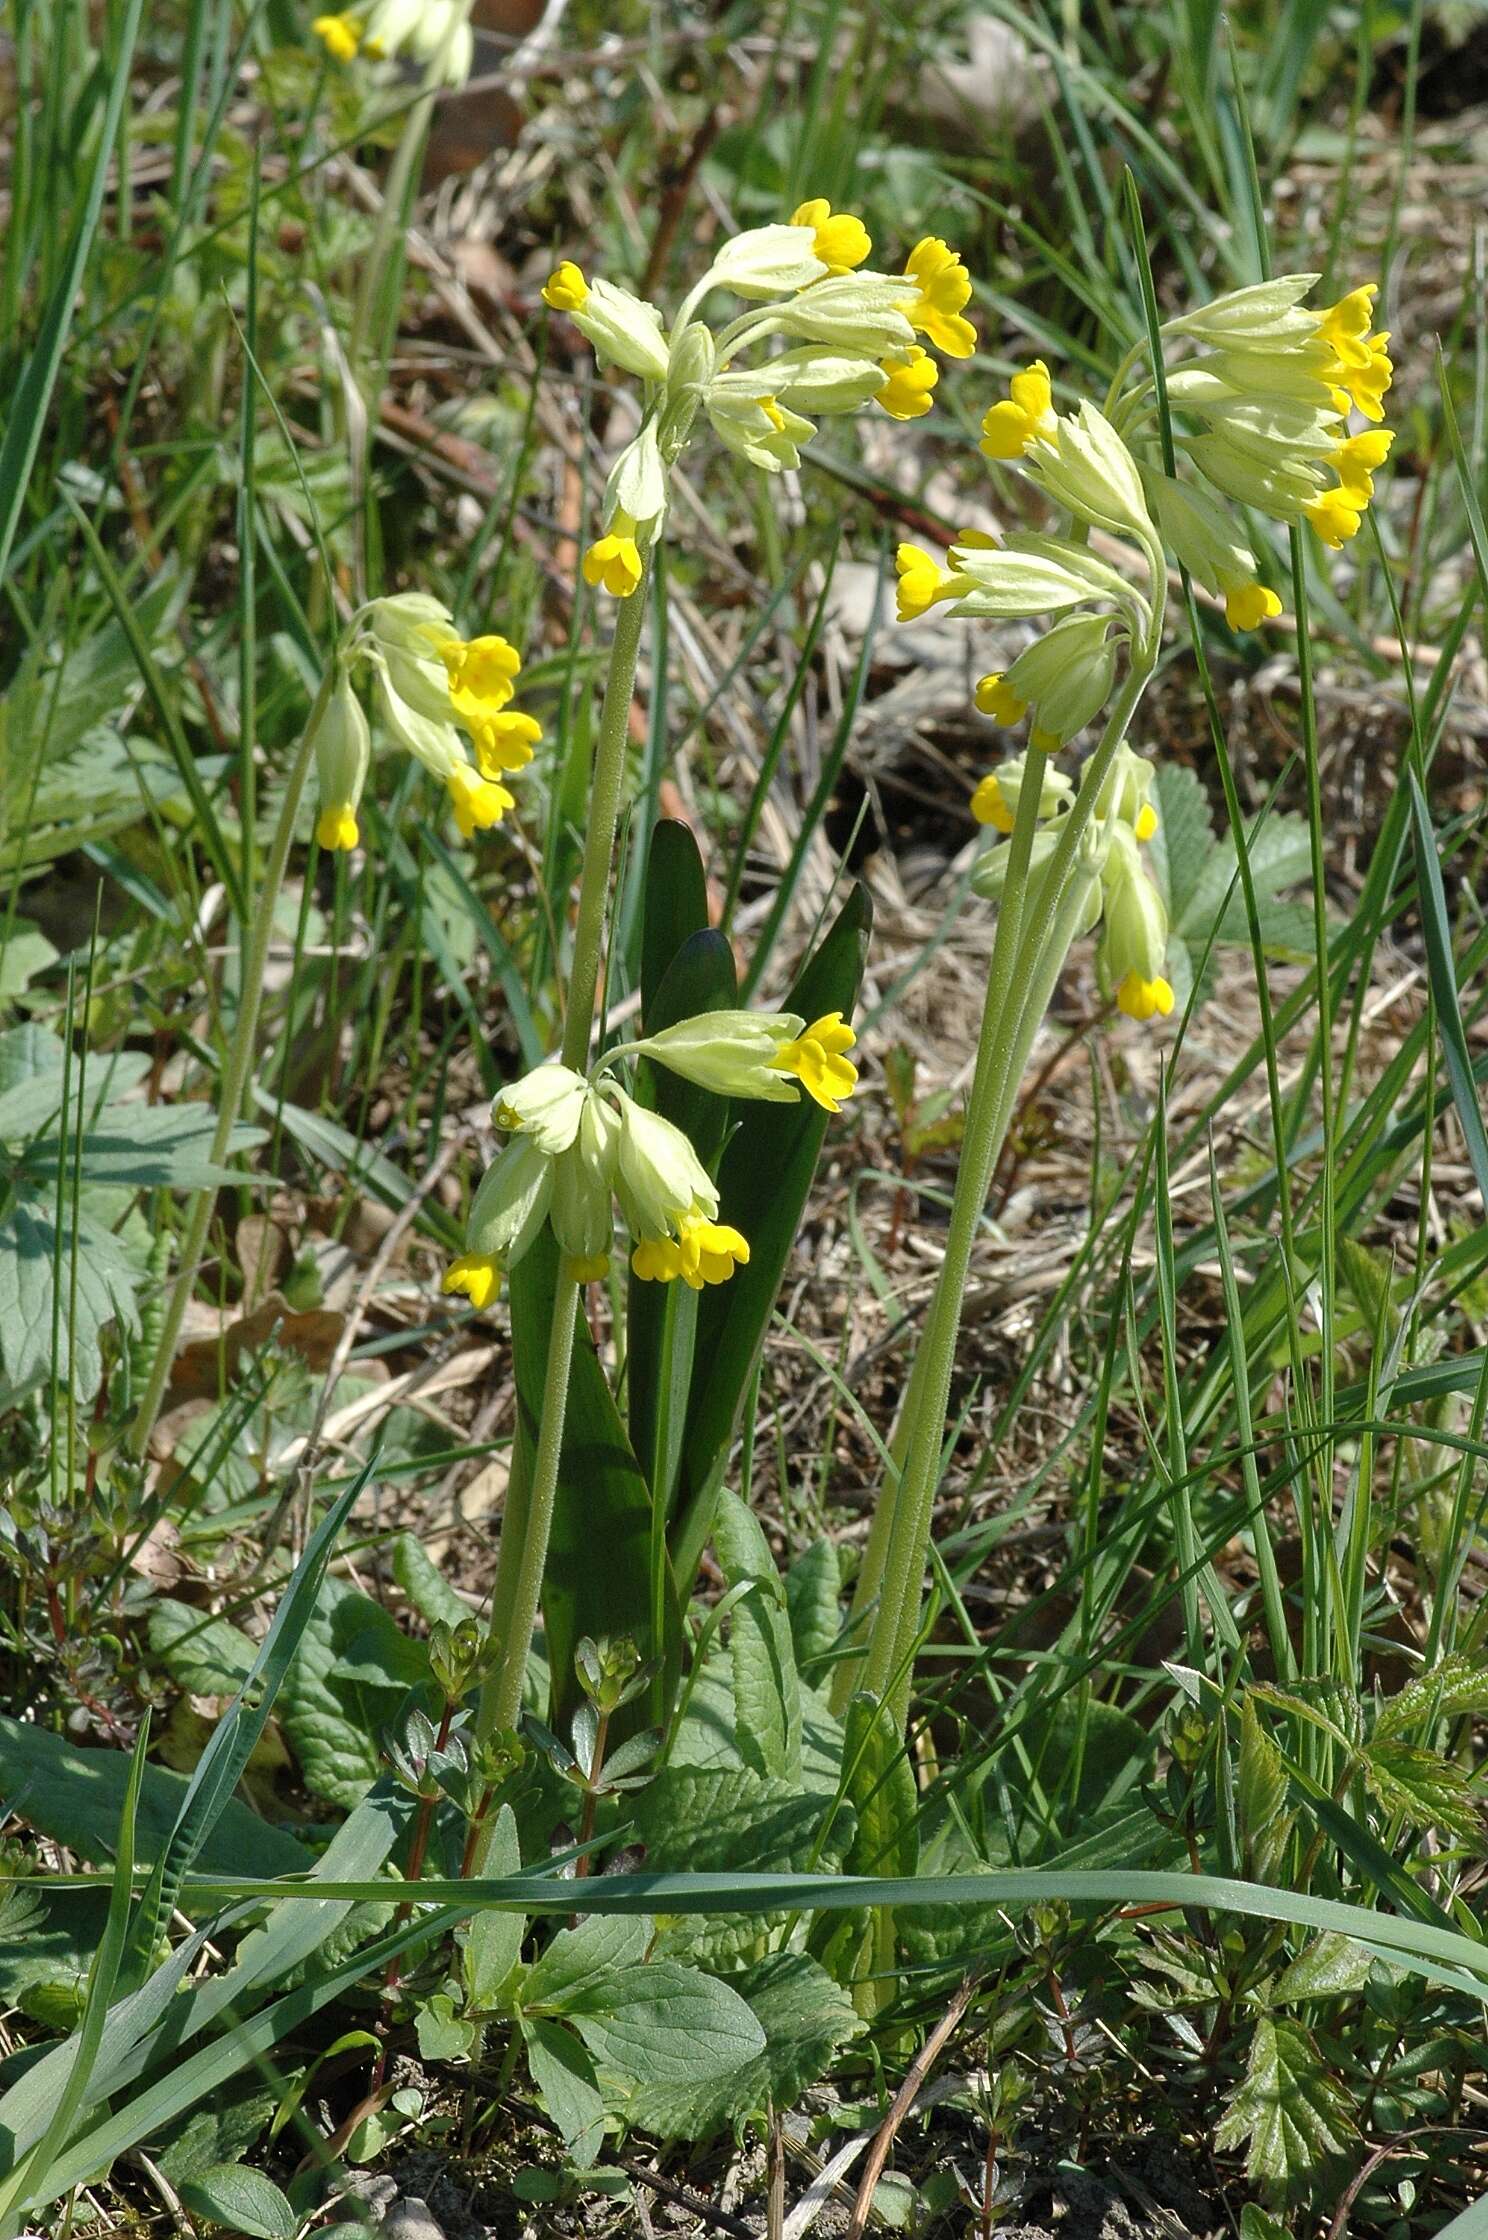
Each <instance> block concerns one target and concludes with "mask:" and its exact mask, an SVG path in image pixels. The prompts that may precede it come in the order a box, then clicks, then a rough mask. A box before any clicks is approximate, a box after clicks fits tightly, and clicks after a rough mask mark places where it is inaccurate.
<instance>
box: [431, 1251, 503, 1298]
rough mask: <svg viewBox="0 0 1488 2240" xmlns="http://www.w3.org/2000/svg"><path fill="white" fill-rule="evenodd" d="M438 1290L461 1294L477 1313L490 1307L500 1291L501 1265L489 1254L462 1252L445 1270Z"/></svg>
mask: <svg viewBox="0 0 1488 2240" xmlns="http://www.w3.org/2000/svg"><path fill="white" fill-rule="evenodd" d="M440 1289H441V1290H443V1291H446V1292H456V1291H459V1292H463V1293H464V1295H465V1297H466V1298H467V1299H468V1300H469V1301H470V1304H471V1305H472V1306H473V1307H474V1308H475V1309H476V1310H477V1311H479V1310H480V1309H481V1308H482V1307H488V1306H490V1305H491V1304H492V1302H493V1301H494V1299H495V1297H496V1294H497V1293H498V1292H499V1291H500V1289H501V1263H500V1261H499V1260H496V1259H493V1258H492V1256H491V1254H490V1253H489V1252H462V1253H461V1255H460V1257H459V1259H458V1260H452V1261H451V1262H450V1264H449V1266H448V1267H447V1268H446V1269H445V1271H444V1282H443V1283H442V1284H441V1286H440Z"/></svg>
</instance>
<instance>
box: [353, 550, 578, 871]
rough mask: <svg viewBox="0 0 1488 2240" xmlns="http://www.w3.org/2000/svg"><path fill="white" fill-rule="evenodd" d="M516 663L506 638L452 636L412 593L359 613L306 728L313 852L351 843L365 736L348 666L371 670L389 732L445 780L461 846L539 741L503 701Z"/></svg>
mask: <svg viewBox="0 0 1488 2240" xmlns="http://www.w3.org/2000/svg"><path fill="white" fill-rule="evenodd" d="M521 666H522V662H521V656H520V655H519V654H518V652H517V650H516V648H515V647H514V646H512V645H510V644H508V642H507V640H506V639H505V638H502V637H498V636H496V635H495V634H494V633H493V634H491V635H488V636H485V637H480V638H462V637H461V636H460V635H459V633H458V632H457V630H456V629H455V625H454V620H453V618H452V616H451V615H450V612H449V609H448V608H447V607H445V606H442V605H441V604H440V602H439V600H437V599H433V598H430V597H428V596H427V595H426V594H425V593H423V592H419V591H405V592H401V593H399V594H397V595H396V596H395V597H392V598H387V599H373V600H370V601H369V602H368V604H367V605H366V606H364V607H362V608H360V609H359V610H358V612H357V613H356V614H355V615H354V616H353V617H352V620H351V624H350V627H349V628H348V629H347V631H346V633H345V636H344V637H343V639H342V642H341V644H340V646H339V647H338V648H337V652H336V665H335V674H334V677H333V680H332V685H331V691H330V695H329V698H328V700H327V702H326V705H325V709H324V712H323V714H322V716H321V719H320V723H319V726H318V728H317V730H316V733H315V762H316V774H317V777H318V779H319V785H320V814H319V817H318V819H317V822H316V827H315V836H316V838H317V840H318V841H319V842H320V845H321V846H322V847H323V848H343V849H344V848H354V847H356V846H357V844H358V841H359V840H360V837H361V834H360V828H359V826H358V824H357V808H358V805H359V804H360V802H361V798H362V788H363V786H364V785H365V783H366V778H367V769H368V765H369V763H370V761H371V754H372V735H371V727H370V725H369V724H368V721H367V715H366V711H365V709H364V708H363V706H362V703H361V699H360V697H359V695H358V692H357V682H358V672H359V671H363V670H370V672H371V674H372V678H373V682H374V686H375V689H376V693H377V698H378V702H379V705H380V709H381V713H382V716H383V720H384V722H385V723H386V725H387V729H388V731H389V733H390V734H391V736H392V738H393V739H394V740H395V741H396V742H397V744H398V745H399V746H401V747H403V748H405V749H406V750H407V752H408V753H409V754H411V755H413V756H414V758H415V759H416V760H417V761H419V762H421V763H422V764H423V766H424V768H425V769H426V770H428V771H431V772H432V773H433V775H434V776H435V777H436V778H438V779H439V780H440V782H441V783H442V784H443V785H444V787H445V788H446V790H447V792H448V794H449V797H450V804H451V806H452V808H453V809H454V812H455V822H456V824H457V825H458V826H459V829H460V832H461V833H462V835H463V836H464V838H465V839H467V840H468V839H469V838H470V837H471V835H472V833H474V832H475V831H477V830H478V829H479V830H484V829H486V828H487V827H489V826H491V825H493V824H495V823H497V822H498V820H499V819H500V818H501V817H502V816H503V815H504V814H505V812H506V811H507V810H508V809H510V808H511V807H512V806H513V801H514V798H515V797H514V796H513V795H512V793H511V792H510V791H509V790H508V788H507V787H506V786H505V785H504V784H503V783H502V780H503V779H504V778H506V777H508V776H510V775H511V773H512V772H513V771H516V770H521V769H523V768H524V767H525V766H526V764H527V763H529V762H530V761H531V760H532V750H533V748H534V746H535V745H536V744H537V741H538V740H539V739H540V738H541V737H542V729H541V726H540V725H539V724H538V723H537V721H536V719H535V718H534V717H532V716H529V715H524V714H522V713H521V711H520V710H518V709H515V708H512V707H511V706H510V702H511V700H512V698H513V696H514V694H515V692H516V682H517V676H518V674H519V672H520V670H521ZM472 756H473V759H472Z"/></svg>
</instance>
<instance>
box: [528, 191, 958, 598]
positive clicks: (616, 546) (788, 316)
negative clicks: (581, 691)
mask: <svg viewBox="0 0 1488 2240" xmlns="http://www.w3.org/2000/svg"><path fill="white" fill-rule="evenodd" d="M872 248H873V244H872V242H871V241H870V239H869V237H868V234H867V232H866V230H865V228H864V226H863V224H862V221H861V219H858V218H855V217H853V216H852V215H851V214H850V213H848V212H842V211H835V212H834V211H833V209H832V207H831V205H830V203H828V202H826V201H825V200H822V199H820V198H818V199H816V200H813V201H810V202H803V203H802V204H801V206H800V208H799V209H798V210H796V211H795V212H794V214H793V215H792V217H791V219H790V222H789V223H788V224H786V225H769V226H756V227H753V228H752V229H750V230H749V231H748V232H745V233H739V234H735V235H734V236H733V237H732V238H731V239H730V240H728V241H726V242H725V243H724V245H723V247H722V248H721V249H720V250H719V252H718V254H717V256H716V257H715V258H714V259H713V262H712V264H711V265H710V266H709V267H708V270H707V271H706V272H705V273H704V274H703V276H702V278H701V279H700V280H699V281H698V283H697V285H696V286H695V287H694V288H692V289H691V290H690V291H689V293H688V294H687V296H686V298H685V299H684V301H683V303H682V305H681V308H680V310H679V311H678V313H677V316H676V318H675V319H674V320H673V322H672V324H671V326H670V328H668V327H667V326H666V325H665V323H664V321H663V319H662V315H661V313H660V312H659V311H658V310H657V308H656V306H655V305H654V304H652V303H647V302H646V301H645V300H644V299H643V298H642V297H640V296H635V295H632V294H631V293H630V292H629V290H628V289H625V288H621V287H617V286H616V285H615V284H614V283H613V282H612V281H609V280H604V279H594V280H590V279H588V278H586V276H585V275H584V273H583V272H581V271H580V269H579V267H578V266H577V265H576V264H573V263H571V262H568V261H565V262H564V263H562V264H560V265H559V266H558V267H557V269H556V271H555V272H554V273H553V274H552V275H551V277H550V278H549V280H548V282H547V284H546V286H545V287H544V289H543V301H544V302H545V303H546V304H547V305H548V306H549V308H550V309H551V310H554V311H560V312H563V313H565V314H566V315H567V316H568V317H569V318H570V319H572V321H573V323H574V325H575V326H576V327H578V329H579V330H580V332H581V333H582V334H583V335H584V336H585V337H586V338H587V339H588V341H589V342H590V343H591V344H592V345H593V347H594V350H595V353H596V355H597V356H598V357H599V358H600V359H601V360H602V361H603V362H604V363H605V364H606V365H611V366H616V367H618V368H619V369H620V370H621V371H622V372H625V373H633V374H636V375H637V376H639V378H640V379H641V380H642V381H643V382H644V384H645V401H644V408H643V413H642V420H641V426H640V429H639V431H638V433H637V434H636V435H635V437H634V438H633V439H632V441H631V442H630V443H628V444H627V445H626V447H625V449H624V450H623V451H622V452H621V453H620V456H619V457H618V458H617V459H616V461H615V464H614V467H613V468H612V470H611V472H610V476H609V480H608V482H607V483H606V486H605V494H604V506H603V514H602V533H601V535H600V536H599V537H598V538H597V539H596V540H595V542H594V543H593V544H592V545H591V546H590V547H589V550H588V551H587V552H586V553H585V555H584V564H583V565H584V575H585V578H586V580H587V581H588V582H589V583H591V584H594V585H597V586H599V587H601V588H602V589H604V590H605V591H608V592H610V593H611V594H612V595H613V596H614V597H616V598H622V599H623V598H628V597H629V596H630V594H631V593H632V592H633V591H634V590H635V589H636V587H637V585H638V584H639V582H640V580H641V573H642V567H643V557H644V555H645V553H646V552H647V551H648V550H649V548H650V547H651V546H652V545H653V544H654V543H655V541H656V539H657V537H658V536H659V535H660V533H661V529H662V525H663V522H664V520H665V517H666V509H667V477H668V474H669V471H670V469H671V468H672V467H673V466H674V465H675V464H676V462H677V460H678V459H679V458H680V456H681V454H682V452H683V450H684V449H685V448H686V445H687V443H688V441H689V439H690V437H691V435H692V433H693V430H694V427H695V426H696V424H697V421H698V417H699V415H700V414H701V416H702V417H703V419H705V420H706V421H707V423H708V425H709V426H710V427H711V428H712V430H713V432H714V434H715V435H716V436H717V437H718V438H719V440H720V442H722V443H724V444H725V445H726V446H727V447H728V449H729V450H731V451H733V452H735V453H736V454H737V455H738V456H739V457H740V458H743V459H747V460H748V461H749V462H750V464H751V465H752V466H756V467H759V468H760V469H761V470H762V471H763V472H764V473H766V474H779V473H781V472H783V471H784V470H785V469H786V468H791V467H795V466H797V465H799V463H800V452H801V446H802V445H803V444H805V443H808V442H809V441H810V440H811V438H812V437H813V436H814V435H815V434H816V423H815V420H814V419H813V418H812V417H811V416H812V415H813V414H815V415H817V416H818V417H819V416H821V415H823V414H835V413H845V412H854V411H856V410H858V409H859V407H861V406H863V405H865V404H868V403H873V404H876V405H879V406H881V407H882V408H883V410H884V411H885V412H887V413H889V414H890V415H891V416H892V417H893V418H894V419H896V420H916V419H918V418H919V417H920V416H921V415H922V414H923V413H926V412H928V411H929V409H930V401H931V392H932V390H933V389H934V387H935V384H936V382H937V380H938V379H939V376H940V368H939V365H938V364H937V362H936V360H935V358H934V357H933V356H932V355H931V352H932V351H939V352H940V353H941V355H942V356H943V357H948V358H968V357H970V356H971V353H972V351H973V350H974V349H975V348H976V329H975V328H974V327H973V326H972V324H971V321H970V320H969V319H967V318H966V317H965V316H964V313H965V307H966V304H967V302H968V301H969V299H970V296H971V280H970V276H969V275H968V273H967V271H966V268H965V266H964V265H963V264H962V262H961V259H960V257H959V256H957V254H956V253H955V251H954V250H952V249H950V248H948V247H947V245H946V243H945V242H944V241H940V240H937V239H934V238H927V239H926V240H923V241H921V242H919V243H918V244H917V245H916V247H915V248H914V249H913V250H912V251H911V253H910V255H909V257H908V259H907V260H906V263H905V267H904V270H903V272H902V273H898V274H889V273H882V272H872V271H868V270H865V269H863V267H864V266H865V264H866V260H867V258H868V257H869V256H870V255H871V253H872ZM718 290H721V291H723V292H724V293H726V294H730V295H733V296H735V297H738V298H740V299H742V301H743V302H744V303H745V304H746V305H747V306H749V308H747V309H746V310H744V311H743V312H741V313H740V314H739V316H738V317H736V318H734V319H733V320H731V321H729V322H727V323H726V324H724V325H722V326H720V327H718V328H716V329H715V328H714V327H713V326H712V325H709V324H707V323H705V322H704V321H703V320H702V319H701V318H699V317H698V313H699V311H700V310H701V308H702V306H703V304H704V302H705V300H706V299H707V298H708V297H709V296H710V295H712V294H713V293H714V292H715V291H718ZM917 337H918V338H920V339H917ZM766 343H783V344H784V347H783V348H780V349H777V350H775V352H774V354H773V355H763V356H762V355H761V354H760V351H761V346H762V345H764V344H766ZM926 345H928V347H926ZM746 358H747V359H748V361H749V362H747V363H742V364H741V362H740V361H741V359H746Z"/></svg>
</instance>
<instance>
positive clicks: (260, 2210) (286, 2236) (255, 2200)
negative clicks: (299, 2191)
mask: <svg viewBox="0 0 1488 2240" xmlns="http://www.w3.org/2000/svg"><path fill="white" fill-rule="evenodd" d="M181 2199H182V2201H183V2202H184V2203H185V2205H186V2207H187V2208H188V2209H190V2210H192V2211H193V2212H194V2214H195V2215H197V2216H199V2217H205V2218H206V2219H207V2220H208V2222H209V2223H211V2224H218V2225H226V2226H228V2227H229V2228H231V2229H232V2230H233V2231H236V2232H247V2233H251V2234H252V2235H253V2240H295V2234H296V2233H297V2232H298V2231H299V2229H300V2220H299V2218H298V2216H297V2215H296V2214H295V2212H294V2210H293V2209H292V2208H291V2207H290V2204H289V2201H288V2199H287V2197H286V2196H285V2194H284V2193H283V2192H282V2191H281V2190H280V2188H279V2187H278V2186H276V2185H275V2183H274V2181H273V2179H272V2178H266V2177H265V2176H264V2174H263V2172H262V2171H261V2170H254V2169H251V2168H250V2167H249V2165H248V2164H247V2163H245V2162H219V2163H218V2164H217V2166H216V2167H215V2169H211V2170H203V2171H202V2173H201V2175H200V2176H199V2177H196V2178H188V2179H187V2180H186V2183H185V2184H184V2185H183V2186H182V2188H181Z"/></svg>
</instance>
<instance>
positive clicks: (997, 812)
mask: <svg viewBox="0 0 1488 2240" xmlns="http://www.w3.org/2000/svg"><path fill="white" fill-rule="evenodd" d="M971 813H972V815H973V816H974V817H975V818H976V821H977V823H978V824H989V825H991V827H992V830H993V831H994V832H1003V833H1007V832H1011V831H1012V829H1013V812H1012V810H1011V809H1010V808H1009V807H1008V805H1007V803H1006V801H1005V800H1004V799H1003V796H1002V788H1001V786H1000V785H999V784H998V783H997V772H996V771H995V770H989V771H988V772H987V775H986V777H985V778H983V779H982V781H981V783H980V785H979V786H978V787H977V789H976V791H975V792H974V793H973V795H972V797H971Z"/></svg>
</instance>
